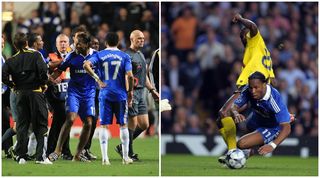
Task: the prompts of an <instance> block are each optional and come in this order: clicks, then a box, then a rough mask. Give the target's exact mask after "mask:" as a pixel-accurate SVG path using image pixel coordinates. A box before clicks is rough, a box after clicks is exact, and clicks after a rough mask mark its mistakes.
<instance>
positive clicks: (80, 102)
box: [49, 32, 96, 162]
mask: <svg viewBox="0 0 320 178" xmlns="http://www.w3.org/2000/svg"><path fill="white" fill-rule="evenodd" d="M74 44H75V47H76V50H75V51H73V52H71V53H69V54H68V55H67V56H66V58H65V59H64V60H63V62H62V63H61V64H60V65H59V66H58V71H57V72H55V73H54V74H53V75H52V76H51V77H52V78H53V79H54V78H56V77H57V76H59V75H60V74H59V73H61V71H65V70H66V69H67V68H68V67H69V68H70V81H69V83H68V91H67V97H66V111H67V119H66V121H65V123H64V124H63V126H62V128H61V131H60V134H59V138H58V142H57V146H56V149H55V151H54V152H53V153H51V154H50V155H49V159H50V160H51V161H55V160H57V159H58V157H59V156H60V154H61V150H62V145H63V144H64V142H65V140H66V138H67V136H68V135H69V134H70V129H71V126H72V124H73V121H74V120H75V119H76V117H77V116H78V114H79V116H80V118H81V120H82V122H83V128H82V131H81V134H80V141H79V144H78V146H77V151H76V153H75V155H74V157H73V161H82V162H90V160H88V159H87V158H86V157H84V156H82V155H81V151H82V150H83V149H84V146H85V145H86V144H87V142H88V139H89V135H90V129H91V126H92V119H93V117H94V115H95V104H94V97H95V89H96V86H95V80H94V79H93V78H92V77H91V76H90V75H88V74H87V72H86V71H85V70H84V69H83V63H84V61H85V60H87V59H89V57H90V56H92V55H93V54H94V53H95V52H94V51H93V50H92V49H90V35H89V34H87V33H85V32H82V33H79V34H78V35H77V38H75V42H74Z"/></svg>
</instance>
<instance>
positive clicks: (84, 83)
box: [58, 49, 96, 97]
mask: <svg viewBox="0 0 320 178" xmlns="http://www.w3.org/2000/svg"><path fill="white" fill-rule="evenodd" d="M95 53H96V51H93V50H91V49H90V54H89V55H87V56H83V55H81V54H77V53H76V52H75V51H73V52H71V53H69V54H68V55H67V56H66V58H65V59H64V60H63V62H62V63H61V64H60V65H59V66H58V69H59V70H63V71H65V70H66V69H67V68H68V67H69V68H70V69H69V70H70V81H69V83H68V93H70V92H71V93H74V94H77V95H79V96H83V97H86V96H90V97H91V95H94V93H95V88H96V85H95V80H94V79H93V78H92V77H91V76H90V75H89V74H88V73H87V72H86V71H85V70H84V69H83V63H84V61H85V60H87V59H88V58H90V57H91V56H92V55H94V54H95Z"/></svg>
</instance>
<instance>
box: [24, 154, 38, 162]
mask: <svg viewBox="0 0 320 178" xmlns="http://www.w3.org/2000/svg"><path fill="white" fill-rule="evenodd" d="M35 159H36V156H35V155H32V156H30V155H28V154H27V156H26V158H25V160H26V161H32V160H35Z"/></svg>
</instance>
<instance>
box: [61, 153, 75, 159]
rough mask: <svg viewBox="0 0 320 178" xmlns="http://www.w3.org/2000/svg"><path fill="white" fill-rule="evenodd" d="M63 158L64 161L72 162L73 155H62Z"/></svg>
mask: <svg viewBox="0 0 320 178" xmlns="http://www.w3.org/2000/svg"><path fill="white" fill-rule="evenodd" d="M61 157H62V159H63V160H72V159H73V156H72V154H62V155H61Z"/></svg>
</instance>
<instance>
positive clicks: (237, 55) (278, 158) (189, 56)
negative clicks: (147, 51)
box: [161, 2, 318, 176]
mask: <svg viewBox="0 0 320 178" xmlns="http://www.w3.org/2000/svg"><path fill="white" fill-rule="evenodd" d="M161 111H162V112H161V175H162V176H318V2H162V3H161Z"/></svg>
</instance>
